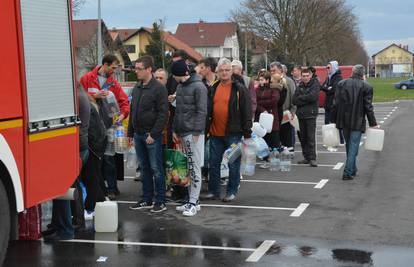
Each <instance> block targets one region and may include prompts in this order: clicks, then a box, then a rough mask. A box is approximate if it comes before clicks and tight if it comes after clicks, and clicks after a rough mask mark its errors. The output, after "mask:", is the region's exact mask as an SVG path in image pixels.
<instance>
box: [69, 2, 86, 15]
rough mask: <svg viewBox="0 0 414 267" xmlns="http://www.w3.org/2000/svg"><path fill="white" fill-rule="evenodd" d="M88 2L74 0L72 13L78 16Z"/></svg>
mask: <svg viewBox="0 0 414 267" xmlns="http://www.w3.org/2000/svg"><path fill="white" fill-rule="evenodd" d="M85 1H86V0H72V13H73V15H75V16H76V15H78V14H79V11H80V9H81V7H82V6H83V5H84V4H85Z"/></svg>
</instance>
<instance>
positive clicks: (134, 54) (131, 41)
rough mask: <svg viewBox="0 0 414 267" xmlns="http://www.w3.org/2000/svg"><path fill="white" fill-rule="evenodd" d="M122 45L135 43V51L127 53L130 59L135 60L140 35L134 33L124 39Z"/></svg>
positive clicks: (138, 49) (137, 54) (137, 53)
mask: <svg viewBox="0 0 414 267" xmlns="http://www.w3.org/2000/svg"><path fill="white" fill-rule="evenodd" d="M123 45H135V53H128V56H129V58H130V59H131V61H135V60H137V59H138V57H139V51H140V35H139V34H137V35H134V36H133V37H131V38H130V39H128V40H126V41H125V42H124V43H123Z"/></svg>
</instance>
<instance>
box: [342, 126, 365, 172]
mask: <svg viewBox="0 0 414 267" xmlns="http://www.w3.org/2000/svg"><path fill="white" fill-rule="evenodd" d="M361 136H362V132H361V131H351V130H348V129H344V137H345V142H346V163H345V169H344V174H346V175H348V176H354V175H355V173H356V170H357V169H356V157H357V156H358V150H359V143H360V142H361Z"/></svg>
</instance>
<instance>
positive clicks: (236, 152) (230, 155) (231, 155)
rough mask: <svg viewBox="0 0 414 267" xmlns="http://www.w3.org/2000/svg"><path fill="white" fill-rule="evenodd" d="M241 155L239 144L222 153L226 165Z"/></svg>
mask: <svg viewBox="0 0 414 267" xmlns="http://www.w3.org/2000/svg"><path fill="white" fill-rule="evenodd" d="M240 155H241V143H238V144H232V145H231V146H230V147H229V148H228V149H226V151H224V155H223V158H225V159H227V161H228V163H233V162H234V161H236V160H237V159H238V158H239V157H240Z"/></svg>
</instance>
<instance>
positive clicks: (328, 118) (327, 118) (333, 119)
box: [325, 109, 345, 144]
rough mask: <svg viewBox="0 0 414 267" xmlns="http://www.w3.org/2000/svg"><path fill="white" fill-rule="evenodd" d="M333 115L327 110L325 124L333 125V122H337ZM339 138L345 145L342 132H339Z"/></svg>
mask: <svg viewBox="0 0 414 267" xmlns="http://www.w3.org/2000/svg"><path fill="white" fill-rule="evenodd" d="M332 116H333V113H332V112H331V111H330V110H328V109H325V124H329V123H331V121H335V118H332ZM339 138H340V143H341V144H343V143H344V142H345V141H344V132H343V131H342V130H339Z"/></svg>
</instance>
